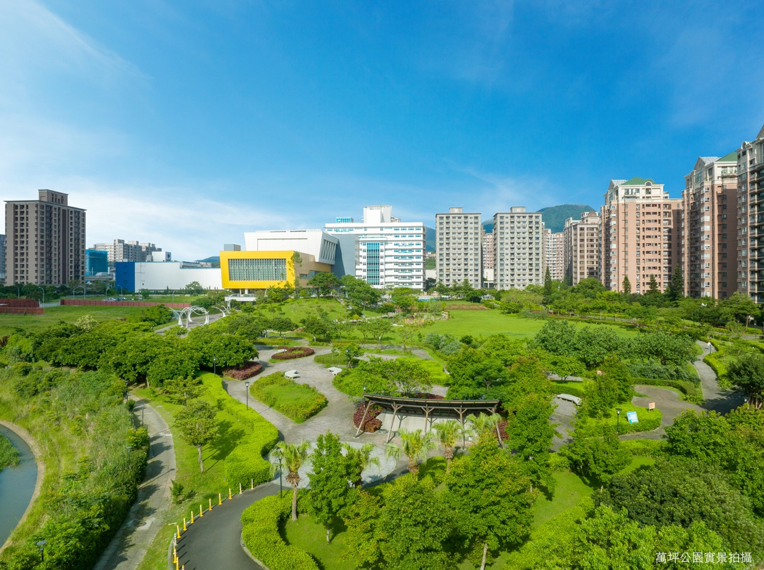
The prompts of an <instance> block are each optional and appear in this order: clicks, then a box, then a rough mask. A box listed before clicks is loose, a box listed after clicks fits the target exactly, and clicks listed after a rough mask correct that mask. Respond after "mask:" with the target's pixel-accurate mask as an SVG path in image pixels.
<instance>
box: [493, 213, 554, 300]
mask: <svg viewBox="0 0 764 570" xmlns="http://www.w3.org/2000/svg"><path fill="white" fill-rule="evenodd" d="M493 235H494V238H493V239H494V244H493V250H494V260H493V265H494V281H495V283H496V289H525V288H526V287H527V286H528V285H543V284H544V242H543V236H544V222H543V221H542V220H541V213H540V212H526V211H525V207H523V206H514V207H512V208H510V209H509V212H498V213H496V214H494V215H493Z"/></svg>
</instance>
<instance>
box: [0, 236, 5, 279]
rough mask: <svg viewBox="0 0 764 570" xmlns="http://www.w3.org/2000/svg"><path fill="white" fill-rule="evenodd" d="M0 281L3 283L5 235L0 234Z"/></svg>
mask: <svg viewBox="0 0 764 570" xmlns="http://www.w3.org/2000/svg"><path fill="white" fill-rule="evenodd" d="M0 283H5V236H4V235H0Z"/></svg>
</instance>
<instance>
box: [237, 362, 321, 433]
mask: <svg viewBox="0 0 764 570" xmlns="http://www.w3.org/2000/svg"><path fill="white" fill-rule="evenodd" d="M249 392H250V394H252V397H254V398H255V399H257V400H259V401H260V402H262V403H263V404H266V405H267V406H270V407H271V408H273V409H274V410H276V411H277V412H280V413H282V414H284V415H285V416H287V417H288V418H289V419H290V420H292V421H293V422H295V423H298V424H300V423H302V422H304V421H305V420H307V419H308V418H309V417H311V416H314V415H316V414H317V413H318V412H320V411H321V410H323V409H324V408H325V407H326V404H327V401H326V396H324V395H323V394H322V393H321V392H319V391H318V390H316V389H315V388H313V387H312V386H308V385H307V384H298V383H297V382H295V381H294V380H291V379H290V378H287V377H286V376H284V373H283V372H276V373H274V374H270V375H268V376H265V377H263V378H259V379H258V380H256V381H255V382H252V384H251V385H250V387H249Z"/></svg>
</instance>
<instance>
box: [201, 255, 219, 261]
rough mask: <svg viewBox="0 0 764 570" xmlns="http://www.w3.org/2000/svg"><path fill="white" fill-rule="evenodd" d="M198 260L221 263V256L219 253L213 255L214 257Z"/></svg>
mask: <svg viewBox="0 0 764 570" xmlns="http://www.w3.org/2000/svg"><path fill="white" fill-rule="evenodd" d="M196 261H199V262H201V263H204V262H206V263H220V256H219V255H213V256H212V257H207V258H205V259H197V260H196Z"/></svg>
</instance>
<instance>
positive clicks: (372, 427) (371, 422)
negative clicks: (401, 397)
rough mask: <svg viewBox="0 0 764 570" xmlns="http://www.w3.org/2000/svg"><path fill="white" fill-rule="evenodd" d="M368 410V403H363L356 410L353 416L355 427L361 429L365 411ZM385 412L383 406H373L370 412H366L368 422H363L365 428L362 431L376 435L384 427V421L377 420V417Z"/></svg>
mask: <svg viewBox="0 0 764 570" xmlns="http://www.w3.org/2000/svg"><path fill="white" fill-rule="evenodd" d="M365 408H366V402H361V403H360V404H359V405H358V407H357V408H356V409H355V413H354V414H353V425H354V426H355V427H359V426H360V425H361V420H363V414H364V410H365ZM383 411H384V409H383V408H382V406H377V405H373V406H370V407H369V411H368V412H366V420H365V421H364V422H363V428H362V429H361V431H364V432H366V433H374V432H375V431H377V430H379V428H381V427H382V420H379V419H377V416H379V414H381V413H382V412H383Z"/></svg>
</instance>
